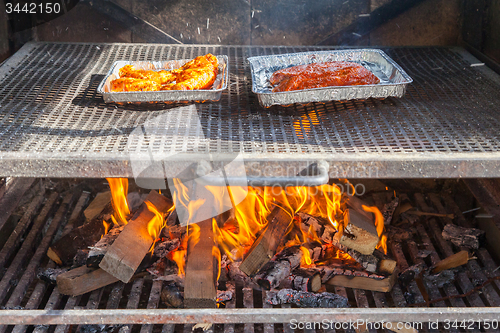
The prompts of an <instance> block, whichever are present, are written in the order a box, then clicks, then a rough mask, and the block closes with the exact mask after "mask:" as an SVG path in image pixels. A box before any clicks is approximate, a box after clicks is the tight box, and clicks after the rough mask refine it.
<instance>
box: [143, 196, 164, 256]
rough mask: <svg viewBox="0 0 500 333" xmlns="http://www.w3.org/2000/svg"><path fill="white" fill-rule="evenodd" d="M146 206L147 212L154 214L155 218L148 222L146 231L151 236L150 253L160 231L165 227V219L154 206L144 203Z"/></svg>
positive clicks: (147, 202)
mask: <svg viewBox="0 0 500 333" xmlns="http://www.w3.org/2000/svg"><path fill="white" fill-rule="evenodd" d="M144 203H145V204H146V207H147V208H148V210H149V211H150V212H151V213H153V214H155V216H154V217H153V218H152V219H151V220H150V221H149V222H148V226H147V230H148V234H149V235H150V236H151V238H152V239H153V245H151V249H150V252H152V251H153V249H154V246H155V243H156V240H157V239H158V236H159V235H160V232H161V229H163V227H164V226H165V217H164V215H163V214H162V213H161V212H159V211H158V209H156V207H155V205H153V204H152V203H151V202H149V201H147V200H146V201H144Z"/></svg>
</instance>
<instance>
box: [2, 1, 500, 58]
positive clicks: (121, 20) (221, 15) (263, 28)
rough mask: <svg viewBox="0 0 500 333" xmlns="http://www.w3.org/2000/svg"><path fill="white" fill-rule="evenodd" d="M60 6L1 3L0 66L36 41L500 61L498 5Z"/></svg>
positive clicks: (196, 3) (68, 3) (197, 3)
mask: <svg viewBox="0 0 500 333" xmlns="http://www.w3.org/2000/svg"><path fill="white" fill-rule="evenodd" d="M54 1H56V0H54ZM59 1H60V3H61V4H62V5H63V6H62V8H63V13H62V15H60V16H58V17H57V16H54V15H52V16H50V17H47V15H45V16H43V15H28V14H20V15H16V16H12V15H10V16H7V15H6V14H5V10H4V8H5V4H6V3H7V2H9V1H7V0H0V8H1V11H0V61H1V60H4V59H5V58H7V57H8V56H10V55H11V54H12V53H13V52H15V51H16V50H17V49H19V48H20V47H21V46H22V45H23V44H24V43H26V42H27V41H29V40H35V41H55V42H124V43H142V42H148V43H185V44H226V45H352V46H359V45H367V46H401V45H412V46H418V45H459V46H466V47H468V48H469V49H474V50H475V51H480V52H482V53H483V54H484V55H486V56H487V57H489V58H492V59H493V60H494V61H495V62H497V63H500V0H489V1H488V0H329V1H326V0H318V1H307V0H286V1H285V0H274V1H266V0H215V1H199V0H198V1H197V0H187V1H181V0H149V1H139V0H112V1H104V0H100V1H99V0H97V1H88V0H85V1H78V0H59ZM11 2H13V1H11Z"/></svg>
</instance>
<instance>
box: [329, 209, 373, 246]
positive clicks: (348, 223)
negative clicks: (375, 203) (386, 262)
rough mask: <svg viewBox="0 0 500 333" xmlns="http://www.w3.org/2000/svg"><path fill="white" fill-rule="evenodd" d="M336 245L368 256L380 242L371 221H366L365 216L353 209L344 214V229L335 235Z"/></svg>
mask: <svg viewBox="0 0 500 333" xmlns="http://www.w3.org/2000/svg"><path fill="white" fill-rule="evenodd" d="M334 238H335V239H336V240H337V242H338V243H340V244H342V245H344V246H346V247H348V248H350V249H353V250H355V251H358V252H359V253H361V254H365V255H370V254H372V253H373V251H374V250H375V247H376V246H377V244H378V242H379V241H380V239H379V237H378V234H377V228H376V227H375V224H374V223H373V219H367V218H366V215H365V214H361V213H359V212H358V211H357V210H355V209H346V211H345V213H344V228H343V229H342V228H341V230H340V231H339V232H338V233H337V234H335V236H334Z"/></svg>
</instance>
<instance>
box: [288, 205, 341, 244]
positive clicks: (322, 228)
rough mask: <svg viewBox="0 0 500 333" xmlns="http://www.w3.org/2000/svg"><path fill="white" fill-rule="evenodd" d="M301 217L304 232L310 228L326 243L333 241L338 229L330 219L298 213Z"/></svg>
mask: <svg viewBox="0 0 500 333" xmlns="http://www.w3.org/2000/svg"><path fill="white" fill-rule="evenodd" d="M297 216H298V217H299V218H300V223H301V228H302V230H303V231H304V232H308V231H309V228H311V227H312V230H314V232H315V233H316V235H318V237H320V238H321V241H323V242H325V243H331V242H332V239H333V237H334V235H335V233H336V232H337V230H336V229H335V228H334V227H333V226H332V225H331V223H330V221H328V220H327V219H324V218H322V217H319V216H313V215H309V214H306V213H300V212H299V213H297Z"/></svg>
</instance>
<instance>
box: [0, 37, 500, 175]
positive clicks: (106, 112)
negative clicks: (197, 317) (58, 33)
mask: <svg viewBox="0 0 500 333" xmlns="http://www.w3.org/2000/svg"><path fill="white" fill-rule="evenodd" d="M327 49H335V48H334V47H316V46H315V47H313V46H310V47H300V46H297V47H272V46H268V47H264V46H262V47H257V46H251V47H250V46H213V45H190V46H186V45H159V44H133V45H130V44H77V43H43V42H36V43H28V44H26V45H25V46H24V47H23V48H22V49H21V50H20V51H19V52H18V53H16V54H15V55H13V56H12V57H11V58H10V59H9V60H7V61H6V62H5V63H4V64H3V65H2V66H1V67H0V81H2V83H6V84H4V85H3V88H2V89H0V100H3V102H2V103H0V104H1V105H2V107H1V108H2V109H3V111H4V117H3V119H2V120H1V121H0V175H3V176H16V177H28V176H36V177H88V178H90V177H131V176H134V172H133V167H132V164H133V163H136V164H138V165H145V166H146V165H149V164H150V163H151V154H153V156H154V159H155V160H159V161H164V160H168V162H164V166H165V167H166V168H165V169H166V172H165V174H164V175H163V176H164V177H167V178H169V177H173V176H175V175H177V174H178V173H179V172H180V171H181V170H183V169H185V167H186V166H188V165H190V164H192V163H194V162H197V161H200V160H202V159H206V160H211V161H213V162H214V164H215V166H216V167H220V165H224V164H225V163H227V162H229V161H231V160H233V159H234V158H235V157H237V156H239V157H241V158H242V159H243V160H244V162H245V166H246V169H247V170H246V171H247V174H249V175H253V174H256V173H259V172H260V171H261V170H264V169H266V168H272V169H273V172H272V175H274V176H294V175H295V174H296V173H297V171H298V170H299V171H300V169H301V168H302V165H307V164H309V163H313V162H315V161H317V160H326V161H327V162H328V163H330V171H329V176H330V177H331V178H339V177H340V178H448V177H451V178H459V177H478V178H481V177H500V163H498V162H499V161H500V140H498V139H497V133H496V131H495V130H494V128H495V126H496V125H497V124H499V126H500V117H499V116H498V114H500V112H497V111H500V109H499V107H498V105H500V98H499V97H497V96H493V97H492V96H491V91H492V89H493V90H494V88H495V87H496V88H498V87H500V76H499V75H497V74H495V73H494V72H493V71H491V70H489V69H488V68H486V67H485V66H480V65H481V63H480V62H479V61H478V60H477V59H476V58H474V57H473V56H471V55H470V54H469V53H468V52H467V51H465V50H464V49H462V48H457V47H432V48H429V47H427V48H416V47H414V48H389V49H384V51H386V52H388V54H389V56H391V58H393V59H394V60H395V61H396V62H397V63H399V64H400V65H401V66H402V67H403V68H404V69H405V70H406V71H407V72H408V73H409V75H410V76H411V77H412V78H413V79H414V82H413V84H412V85H410V86H409V88H408V90H407V93H406V95H405V97H404V98H403V99H401V100H398V99H394V98H389V99H386V100H373V99H370V100H366V101H349V102H329V103H325V104H311V105H306V106H300V105H293V106H291V107H289V108H284V107H272V108H270V109H263V108H262V107H260V106H259V105H258V101H257V97H256V96H254V95H253V94H252V93H251V80H250V77H251V74H250V66H249V64H248V63H247V62H246V61H244V58H246V57H247V56H253V55H261V54H278V53H290V52H302V51H314V50H327ZM82 50H83V51H82ZM72 52H73V53H74V52H76V53H78V52H80V53H81V52H86V54H85V56H81V57H78V58H76V57H74V56H73V53H72ZM206 52H212V53H215V54H228V55H229V63H230V64H229V67H230V71H231V73H230V82H229V90H228V91H227V92H224V93H223V96H222V99H221V101H220V102H218V103H210V104H200V105H196V108H197V110H195V112H194V113H193V112H192V111H189V112H187V113H186V112H184V111H182V112H180V113H178V114H177V115H182V116H186V117H187V118H186V117H185V118H186V119H190V120H193V121H197V120H199V121H200V123H199V124H198V125H196V126H191V125H193V124H181V125H180V126H178V125H176V126H177V127H176V126H173V127H169V129H168V131H170V132H168V133H167V134H168V135H165V133H163V135H157V136H154V135H153V136H151V137H150V138H149V140H150V141H145V142H139V143H137V142H135V143H134V142H131V141H129V140H130V132H131V131H132V128H135V127H134V126H137V125H140V124H141V123H143V122H144V121H146V120H147V119H151V118H153V117H156V116H158V115H160V116H164V117H167V118H168V116H166V115H165V114H167V113H168V112H171V111H172V110H173V109H172V108H176V107H179V106H183V105H177V104H176V105H166V104H165V105H164V104H161V105H153V106H150V107H147V108H146V110H147V111H149V112H141V110H143V109H144V107H138V106H116V108H114V107H113V106H106V105H105V103H104V102H103V101H102V99H101V98H100V97H97V95H96V88H97V85H98V83H99V82H100V80H98V79H97V77H100V75H105V73H106V71H107V70H108V69H109V64H110V63H112V62H114V61H115V60H117V59H118V58H119V57H122V58H123V57H128V58H130V59H129V60H149V58H151V57H156V56H157V55H159V56H160V57H161V58H162V59H165V60H166V59H175V58H177V59H181V58H190V57H194V56H196V55H199V54H202V53H206ZM429 54H430V55H431V56H434V58H433V57H431V56H429ZM436 54H437V55H439V56H438V57H436ZM37 57H38V58H37ZM408 57H411V59H410V60H408ZM426 57H427V58H426ZM34 58H36V59H35V60H37V59H38V60H37V61H38V62H42V63H45V64H46V66H49V65H50V66H52V67H50V68H52V69H56V70H57V71H55V72H53V73H52V74H51V72H50V71H49V72H48V71H44V70H42V69H40V68H38V71H37V70H35V69H34V68H32V67H30V61H34ZM448 58H450V59H451V60H447V62H445V60H443V59H448ZM405 59H406V60H405ZM25 65H26V66H27V67H26V68H27V69H26V71H28V72H27V73H28V74H31V76H29V78H28V79H29V80H30V81H29V82H31V83H32V84H31V83H30V84H31V85H30V86H29V87H28V86H27V85H26V84H25V85H24V86H23V87H24V90H23V89H20V91H18V90H16V89H14V88H16V84H19V81H16V80H13V79H14V78H15V77H16V74H15V73H16V72H18V71H20V70H21V68H22V66H25ZM78 66H80V67H78ZM433 66H435V67H433ZM30 71H34V72H30ZM68 71H69V72H68ZM439 71H444V72H446V73H445V74H442V73H439ZM70 72H71V73H73V74H74V75H73V74H71V73H70ZM462 72H463V73H465V76H466V77H470V79H469V80H465V81H464V80H463V79H464V74H463V73H462ZM50 75H53V76H57V78H56V79H55V80H53V79H51V76H50ZM433 75H435V76H433ZM455 78H456V80H455ZM459 79H460V80H459ZM5 80H7V81H5ZM65 80H66V81H65ZM471 82H475V83H476V84H475V85H471V84H470V83H471ZM48 88H50V89H48ZM55 88H57V89H55ZM33 89H38V90H39V92H38V93H36V94H35V95H34V97H33V96H32V95H33V91H34V90H33ZM43 89H48V90H46V91H45V90H43ZM8 91H11V94H9V92H8ZM459 92H461V93H464V94H465V93H467V94H468V95H467V97H468V99H464V98H460V96H458V95H457V94H458V93H459ZM22 93H25V95H23V96H21V97H22V98H21V101H19V103H17V104H15V105H14V107H10V106H9V105H13V104H12V100H13V99H15V98H17V97H16V96H19V95H20V94H22ZM30 94H31V95H30ZM14 95H15V96H14ZM30 96H31V97H30ZM28 97H29V98H31V99H29V98H28ZM37 98H38V99H41V102H40V101H37ZM5 102H7V104H9V103H11V104H9V105H7V104H6V103H5ZM44 103H45V104H44ZM495 103H496V105H495ZM190 117H191V118H190ZM161 119H164V118H161ZM169 121H170V123H171V124H174V122H173V120H169ZM88 124H90V126H87V125H88ZM92 124H94V125H95V126H94V125H92ZM115 124H120V126H121V127H120V126H118V127H115ZM42 125H43V126H42ZM132 125H133V126H132ZM409 125H411V126H409ZM44 126H45V127H44ZM65 126H66V127H65ZM85 126H87V127H85ZM131 126H132V127H131ZM190 126H191V127H190ZM329 126H330V127H329ZM331 127H334V128H335V129H334V130H331ZM189 128H191V130H192V132H189V130H188V129H189ZM497 128H498V127H497ZM263 129H265V130H263ZM123 130H125V131H126V132H125V134H123ZM120 131H122V133H121V134H120ZM183 131H184V132H183ZM193 133H194V134H193ZM200 133H201V134H200ZM175 140H178V141H175ZM132 141H133V140H132ZM127 142H128V143H127ZM158 147H160V149H157V148H158ZM179 147H180V148H179ZM132 160H133V161H132ZM218 164H220V165H218ZM299 165H300V166H299Z"/></svg>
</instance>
